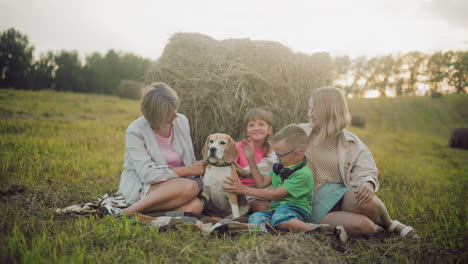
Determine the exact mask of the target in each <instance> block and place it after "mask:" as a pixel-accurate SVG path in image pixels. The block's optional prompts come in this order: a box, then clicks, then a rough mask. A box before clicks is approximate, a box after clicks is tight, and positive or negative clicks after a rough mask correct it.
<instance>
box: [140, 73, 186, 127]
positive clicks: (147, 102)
mask: <svg viewBox="0 0 468 264" xmlns="http://www.w3.org/2000/svg"><path fill="white" fill-rule="evenodd" d="M179 106H180V100H179V97H178V96H177V93H176V91H175V90H173V89H172V88H171V87H169V85H167V84H165V83H162V82H154V83H152V84H151V85H149V86H147V87H146V88H145V89H144V90H143V93H142V97H141V105H140V110H141V113H142V114H143V116H144V117H145V119H146V120H147V121H148V122H149V123H150V124H151V126H152V127H153V128H154V129H157V128H160V127H161V126H163V125H164V122H165V120H166V118H168V116H169V113H170V111H173V110H175V109H177V108H179Z"/></svg>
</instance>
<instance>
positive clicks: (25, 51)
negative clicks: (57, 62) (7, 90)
mask: <svg viewBox="0 0 468 264" xmlns="http://www.w3.org/2000/svg"><path fill="white" fill-rule="evenodd" d="M33 51H34V47H33V46H32V45H30V44H29V40H28V37H27V36H26V35H23V34H21V33H20V32H19V31H16V30H15V29H14V28H10V29H7V30H6V31H4V32H2V34H1V36H0V87H15V88H27V79H28V74H29V72H30V67H31V63H32V59H33V55H32V53H33Z"/></svg>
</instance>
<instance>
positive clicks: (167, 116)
mask: <svg viewBox="0 0 468 264" xmlns="http://www.w3.org/2000/svg"><path fill="white" fill-rule="evenodd" d="M179 105H180V100H179V97H178V96H177V93H176V91H174V90H173V89H172V88H170V87H169V86H168V85H167V84H165V83H160V82H157V83H152V84H151V85H149V86H148V87H146V88H145V89H144V92H143V95H142V100H141V106H140V109H141V112H142V114H143V116H142V117H140V118H138V119H137V120H135V121H133V122H132V123H131V124H130V126H129V127H128V128H127V131H126V139H125V164H124V167H125V171H124V172H123V173H122V175H121V179H120V187H119V193H120V194H122V195H123V196H124V197H125V199H126V201H127V203H129V204H131V205H130V206H129V207H128V208H126V209H124V210H123V211H122V210H120V211H119V210H118V209H116V208H107V209H106V208H105V209H104V211H107V212H108V213H109V214H113V215H119V214H134V213H138V212H142V213H145V212H154V211H184V212H192V213H197V214H199V213H201V211H202V210H203V205H202V203H201V201H200V200H199V199H198V198H197V194H198V193H199V191H200V189H201V180H200V179H199V176H198V175H201V174H203V172H204V165H205V164H204V162H203V161H196V160H195V155H194V151H193V144H192V139H191V137H190V127H189V122H188V119H187V118H186V117H185V116H184V115H182V114H179V113H177V109H178V108H179Z"/></svg>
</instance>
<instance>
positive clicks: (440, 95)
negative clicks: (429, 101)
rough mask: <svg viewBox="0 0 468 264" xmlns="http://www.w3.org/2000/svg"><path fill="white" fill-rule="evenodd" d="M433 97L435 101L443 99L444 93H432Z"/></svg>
mask: <svg viewBox="0 0 468 264" xmlns="http://www.w3.org/2000/svg"><path fill="white" fill-rule="evenodd" d="M431 97H432V98H434V99H438V98H441V97H442V93H439V92H432V93H431Z"/></svg>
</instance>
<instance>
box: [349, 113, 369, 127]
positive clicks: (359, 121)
mask: <svg viewBox="0 0 468 264" xmlns="http://www.w3.org/2000/svg"><path fill="white" fill-rule="evenodd" d="M351 126H353V127H362V128H363V127H365V126H366V118H365V117H363V116H358V115H353V116H351Z"/></svg>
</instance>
